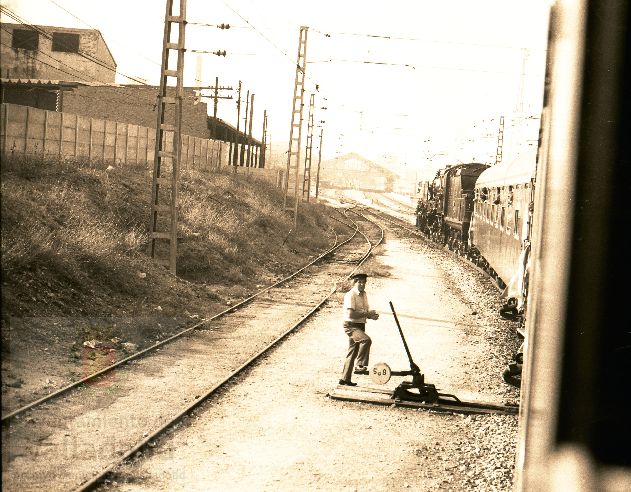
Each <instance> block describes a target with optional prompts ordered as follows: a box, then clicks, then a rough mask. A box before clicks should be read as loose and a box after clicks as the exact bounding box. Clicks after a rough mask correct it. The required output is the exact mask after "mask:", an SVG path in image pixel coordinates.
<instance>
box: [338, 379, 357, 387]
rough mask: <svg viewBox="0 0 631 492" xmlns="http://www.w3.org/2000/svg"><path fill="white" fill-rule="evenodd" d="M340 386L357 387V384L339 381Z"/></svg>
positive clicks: (344, 380) (343, 380)
mask: <svg viewBox="0 0 631 492" xmlns="http://www.w3.org/2000/svg"><path fill="white" fill-rule="evenodd" d="M340 385H341V386H357V383H353V382H352V381H346V379H340Z"/></svg>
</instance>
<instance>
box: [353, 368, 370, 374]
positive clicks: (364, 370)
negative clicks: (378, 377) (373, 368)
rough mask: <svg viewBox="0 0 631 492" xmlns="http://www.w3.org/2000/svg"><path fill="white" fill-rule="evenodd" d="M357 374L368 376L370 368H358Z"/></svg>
mask: <svg viewBox="0 0 631 492" xmlns="http://www.w3.org/2000/svg"><path fill="white" fill-rule="evenodd" d="M354 372H355V374H368V367H366V366H356V367H355V371H354Z"/></svg>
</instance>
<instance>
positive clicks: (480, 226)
mask: <svg viewBox="0 0 631 492" xmlns="http://www.w3.org/2000/svg"><path fill="white" fill-rule="evenodd" d="M535 170H536V155H535V151H533V152H528V153H523V154H520V155H519V156H517V157H515V158H513V159H510V160H507V161H505V162H503V163H501V164H497V165H495V166H493V167H492V168H490V169H487V170H486V171H484V172H483V173H482V174H481V175H480V176H479V178H478V180H477V181H476V183H475V196H474V203H473V208H474V210H473V217H472V220H471V227H470V232H469V246H470V247H471V248H474V249H475V251H476V253H477V254H479V255H480V256H481V258H482V261H483V262H485V263H486V264H485V265H484V266H485V267H487V268H488V269H490V270H491V273H492V275H493V276H495V277H496V278H497V280H498V282H499V283H500V285H502V286H506V287H507V289H506V292H505V294H504V296H505V297H507V298H509V299H511V298H512V299H515V300H516V302H517V304H518V308H521V307H522V306H521V305H522V304H523V302H524V296H525V292H524V290H525V285H524V282H525V281H526V275H527V261H528V252H529V244H530V223H531V215H532V203H533V197H534V180H535Z"/></svg>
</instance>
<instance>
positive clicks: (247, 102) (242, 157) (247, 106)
mask: <svg viewBox="0 0 631 492" xmlns="http://www.w3.org/2000/svg"><path fill="white" fill-rule="evenodd" d="M249 110H250V91H249V90H248V92H247V93H246V96H245V123H244V125H243V133H244V134H245V139H244V140H245V141H244V143H243V144H242V145H241V155H240V156H239V166H243V165H245V148H246V146H249V145H250V142H249V141H248V111H249Z"/></svg>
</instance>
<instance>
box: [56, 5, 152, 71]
mask: <svg viewBox="0 0 631 492" xmlns="http://www.w3.org/2000/svg"><path fill="white" fill-rule="evenodd" d="M48 1H49V2H50V3H52V4H54V5H56V6H57V7H59V8H60V9H61V10H63V11H64V12H66V13H67V14H69V15H71V16H72V17H74V18H75V19H77V20H78V21H79V22H81V23H83V24H85V25H86V26H88V27H89V28H90V29H94V30H95V31H99V29H97V28H96V27H94V26H92V25H90V24H89V23H87V22H86V21H84V20H83V19H81V18H79V17H77V16H76V15H75V14H73V13H72V12H70V11H69V10H68V9H66V8H65V7H63V6H61V5H59V4H58V3H57V2H55V0H48ZM114 41H115V40H114ZM121 44H122V43H121ZM125 45H126V46H127V43H125ZM136 54H137V55H139V56H140V57H141V58H143V59H145V60H147V61H148V62H150V63H153V64H154V65H157V66H161V65H160V63H159V62H157V61H155V60H152V59H150V58H147V57H145V56H144V55H141V54H140V53H138V52H136Z"/></svg>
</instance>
